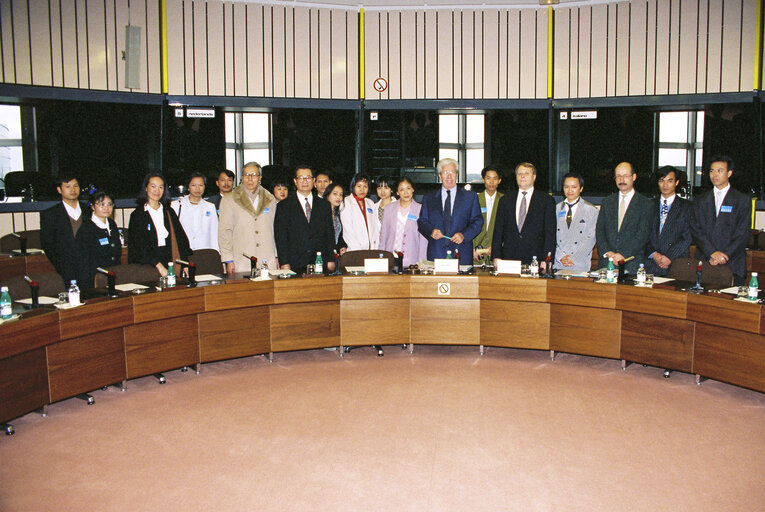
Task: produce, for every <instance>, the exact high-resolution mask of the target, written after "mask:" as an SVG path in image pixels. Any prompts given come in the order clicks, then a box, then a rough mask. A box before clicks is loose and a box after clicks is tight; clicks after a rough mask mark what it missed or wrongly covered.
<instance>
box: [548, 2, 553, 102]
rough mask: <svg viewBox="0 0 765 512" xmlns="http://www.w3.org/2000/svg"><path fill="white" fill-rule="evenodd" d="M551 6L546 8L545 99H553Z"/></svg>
mask: <svg viewBox="0 0 765 512" xmlns="http://www.w3.org/2000/svg"><path fill="white" fill-rule="evenodd" d="M554 12H555V11H554V10H553V8H552V5H548V6H547V97H548V98H552V97H553V28H554V24H553V16H554Z"/></svg>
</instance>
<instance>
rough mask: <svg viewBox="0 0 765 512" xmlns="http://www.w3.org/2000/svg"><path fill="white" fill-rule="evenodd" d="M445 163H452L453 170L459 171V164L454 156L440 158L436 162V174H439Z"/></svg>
mask: <svg viewBox="0 0 765 512" xmlns="http://www.w3.org/2000/svg"><path fill="white" fill-rule="evenodd" d="M445 165H453V166H454V170H455V171H457V172H459V171H460V165H459V164H458V163H457V160H455V159H454V158H442V159H441V160H439V161H438V163H437V164H436V172H437V173H438V174H441V170H442V169H443V168H444V166H445Z"/></svg>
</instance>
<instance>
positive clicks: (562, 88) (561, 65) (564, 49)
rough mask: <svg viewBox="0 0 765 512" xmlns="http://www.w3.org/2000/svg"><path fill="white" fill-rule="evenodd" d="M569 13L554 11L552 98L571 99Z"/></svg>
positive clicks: (566, 10) (567, 10)
mask: <svg viewBox="0 0 765 512" xmlns="http://www.w3.org/2000/svg"><path fill="white" fill-rule="evenodd" d="M571 11H572V9H557V10H556V11H555V25H554V26H555V35H554V38H553V41H554V47H553V60H554V65H553V72H554V75H553V97H555V98H571V97H572V96H571V66H572V60H571Z"/></svg>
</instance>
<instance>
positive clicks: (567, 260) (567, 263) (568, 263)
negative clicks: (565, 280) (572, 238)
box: [560, 254, 574, 267]
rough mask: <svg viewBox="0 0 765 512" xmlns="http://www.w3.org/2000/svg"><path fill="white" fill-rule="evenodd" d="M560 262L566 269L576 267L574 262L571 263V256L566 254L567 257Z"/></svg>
mask: <svg viewBox="0 0 765 512" xmlns="http://www.w3.org/2000/svg"><path fill="white" fill-rule="evenodd" d="M560 262H561V263H563V266H564V267H573V266H574V262H573V261H571V255H570V254H566V255H565V256H563V257H562V258H561V259H560Z"/></svg>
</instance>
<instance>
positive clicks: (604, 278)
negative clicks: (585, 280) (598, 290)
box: [598, 268, 608, 283]
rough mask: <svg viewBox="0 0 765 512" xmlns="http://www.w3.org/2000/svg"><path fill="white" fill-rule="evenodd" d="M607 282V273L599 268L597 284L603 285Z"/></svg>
mask: <svg viewBox="0 0 765 512" xmlns="http://www.w3.org/2000/svg"><path fill="white" fill-rule="evenodd" d="M607 280H608V273H607V271H606V269H604V268H601V269H600V270H599V271H598V282H599V283H605V282H606V281H607Z"/></svg>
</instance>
